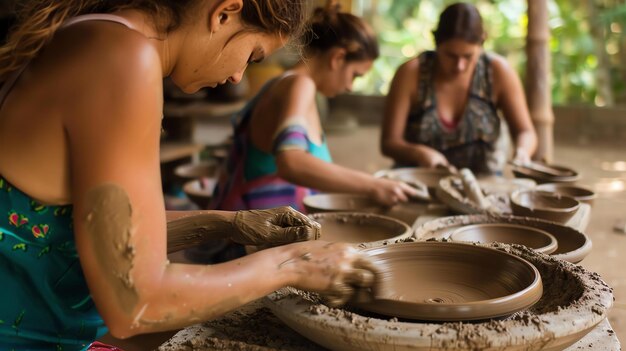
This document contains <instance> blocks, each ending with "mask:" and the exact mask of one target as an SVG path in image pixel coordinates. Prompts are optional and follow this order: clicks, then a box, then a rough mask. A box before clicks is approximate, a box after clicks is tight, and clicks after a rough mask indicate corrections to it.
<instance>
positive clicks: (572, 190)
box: [536, 183, 596, 206]
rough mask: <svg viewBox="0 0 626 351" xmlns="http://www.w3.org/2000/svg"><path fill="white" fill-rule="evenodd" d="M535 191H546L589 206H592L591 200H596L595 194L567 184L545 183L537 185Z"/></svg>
mask: <svg viewBox="0 0 626 351" xmlns="http://www.w3.org/2000/svg"><path fill="white" fill-rule="evenodd" d="M536 190H541V191H548V192H551V193H555V194H558V195H561V196H569V197H573V198H574V199H576V200H578V201H580V202H583V203H586V204H589V205H590V206H591V205H593V200H595V198H596V193H594V192H593V191H592V190H589V189H587V188H584V187H582V186H578V185H571V184H567V183H545V184H541V185H538V186H537V188H536Z"/></svg>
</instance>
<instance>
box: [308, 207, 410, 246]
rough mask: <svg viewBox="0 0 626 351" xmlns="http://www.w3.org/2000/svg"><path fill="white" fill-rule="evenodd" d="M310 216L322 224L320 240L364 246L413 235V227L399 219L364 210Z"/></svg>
mask: <svg viewBox="0 0 626 351" xmlns="http://www.w3.org/2000/svg"><path fill="white" fill-rule="evenodd" d="M309 217H311V218H312V219H314V220H315V221H317V222H318V223H319V224H321V225H322V235H321V236H320V240H325V241H333V242H346V243H355V244H360V243H362V244H363V246H369V245H374V244H382V243H383V242H384V241H395V240H399V239H405V238H408V237H409V236H411V234H412V232H411V228H410V227H409V226H408V225H407V224H405V223H404V222H401V221H399V220H397V219H393V218H391V217H387V216H381V215H376V214H372V213H362V212H327V213H314V214H310V215H309Z"/></svg>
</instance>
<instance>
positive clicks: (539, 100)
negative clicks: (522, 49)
mask: <svg viewBox="0 0 626 351" xmlns="http://www.w3.org/2000/svg"><path fill="white" fill-rule="evenodd" d="M527 3H528V33H527V36H526V57H527V63H526V96H527V98H528V108H529V110H530V116H531V118H532V120H533V123H534V125H535V128H536V129H537V137H538V139H539V147H538V148H537V152H536V153H535V155H534V156H533V158H534V159H536V160H543V161H546V162H548V163H550V162H552V159H553V152H554V135H553V133H554V131H553V128H554V114H553V112H552V96H551V91H550V83H549V73H550V53H549V51H548V39H549V37H550V28H549V27H548V1H547V0H528V1H527Z"/></svg>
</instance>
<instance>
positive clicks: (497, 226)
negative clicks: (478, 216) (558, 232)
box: [450, 223, 558, 254]
mask: <svg viewBox="0 0 626 351" xmlns="http://www.w3.org/2000/svg"><path fill="white" fill-rule="evenodd" d="M450 240H453V241H468V242H479V243H491V242H500V243H503V244H520V245H524V246H526V247H529V248H531V249H533V250H535V251H537V252H541V253H545V254H549V253H552V252H554V251H555V250H556V249H557V246H558V243H557V241H556V238H555V237H554V236H553V235H552V234H550V233H548V232H546V231H544V230H541V229H537V228H533V227H527V226H523V225H518V224H507V223H486V224H472V225H468V226H463V227H461V228H458V229H456V230H455V231H454V232H452V234H451V235H450Z"/></svg>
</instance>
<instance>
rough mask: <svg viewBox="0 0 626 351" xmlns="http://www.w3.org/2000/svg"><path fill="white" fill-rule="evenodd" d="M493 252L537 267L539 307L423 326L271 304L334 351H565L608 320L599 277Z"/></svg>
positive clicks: (287, 298)
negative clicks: (540, 288) (507, 314)
mask: <svg viewBox="0 0 626 351" xmlns="http://www.w3.org/2000/svg"><path fill="white" fill-rule="evenodd" d="M401 245H404V244H399V245H398V246H401ZM393 246H395V245H392V246H390V247H393ZM489 247H493V248H497V249H498V250H501V251H503V252H507V253H511V254H514V255H516V256H518V257H521V258H522V259H524V260H526V261H528V262H530V263H531V264H532V265H533V266H535V267H536V269H537V270H538V271H539V273H540V274H541V276H542V280H543V282H544V293H543V296H542V298H541V299H540V300H539V301H538V302H537V303H536V304H534V305H533V306H532V307H530V308H529V309H527V310H525V311H521V312H519V313H516V314H514V315H512V316H510V317H507V318H504V319H500V320H489V321H485V322H471V323H470V322H455V323H419V322H409V321H398V320H397V319H393V318H376V317H372V316H371V315H366V314H364V313H363V312H357V311H350V310H345V309H337V308H329V307H327V306H325V305H323V304H321V303H320V300H319V298H316V297H315V296H314V295H312V294H309V293H304V292H300V291H298V290H295V289H291V288H285V289H281V290H279V291H277V292H275V293H272V294H270V295H269V296H268V298H266V299H265V303H266V306H268V307H269V308H270V309H271V310H272V312H273V313H274V314H275V315H276V316H277V317H278V318H280V319H281V320H282V321H283V322H284V323H285V324H287V325H288V326H289V327H290V328H292V329H294V330H296V331H297V332H298V333H300V334H302V335H303V336H305V337H307V338H308V339H310V340H312V341H314V342H316V343H318V344H320V345H322V346H323V347H325V348H328V349H330V350H335V351H353V350H362V351H381V350H394V351H446V350H457V351H474V350H507V351H535V350H543V351H556V350H565V349H567V348H568V347H569V346H571V345H572V344H574V343H576V342H577V341H578V340H580V339H581V338H583V337H584V336H585V335H586V334H588V333H589V331H591V330H593V329H594V328H595V327H596V326H597V325H598V324H599V323H600V322H602V321H603V320H605V318H606V317H607V314H608V311H609V309H610V308H611V306H612V304H613V294H612V293H611V289H610V288H609V286H608V285H606V283H604V282H603V281H602V280H601V279H600V277H599V276H598V275H597V274H595V273H593V272H589V271H586V270H585V269H584V268H582V267H576V266H574V265H572V264H569V263H567V262H563V261H561V260H556V259H553V258H551V257H550V256H546V255H543V254H540V253H537V252H535V251H533V250H530V249H527V248H525V247H523V246H518V245H504V244H490V245H489ZM544 277H545V278H544Z"/></svg>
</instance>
